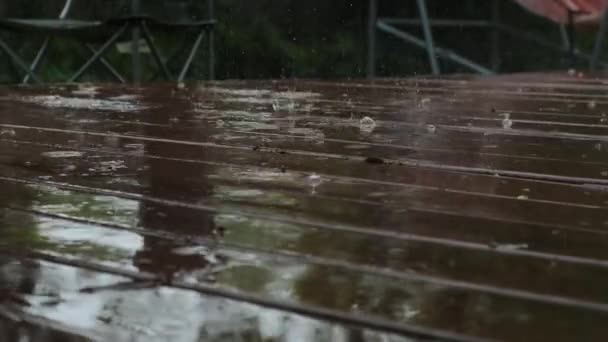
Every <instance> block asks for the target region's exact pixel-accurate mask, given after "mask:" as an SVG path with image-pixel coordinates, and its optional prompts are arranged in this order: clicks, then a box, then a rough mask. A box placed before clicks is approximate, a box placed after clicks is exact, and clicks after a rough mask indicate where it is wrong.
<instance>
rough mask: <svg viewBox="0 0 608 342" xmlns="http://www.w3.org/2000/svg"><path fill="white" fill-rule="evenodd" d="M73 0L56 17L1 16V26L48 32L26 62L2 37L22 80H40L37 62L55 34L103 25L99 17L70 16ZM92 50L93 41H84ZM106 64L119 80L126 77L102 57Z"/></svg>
mask: <svg viewBox="0 0 608 342" xmlns="http://www.w3.org/2000/svg"><path fill="white" fill-rule="evenodd" d="M72 4H73V0H66V2H65V4H64V5H63V8H62V10H61V13H60V14H59V17H58V18H57V19H22V18H0V29H3V30H6V31H11V32H21V33H35V34H43V35H45V39H44V42H43V43H42V45H41V47H40V49H39V50H38V52H37V53H36V56H35V57H34V59H33V61H32V62H31V63H29V65H28V63H26V62H25V60H24V59H23V58H22V57H21V56H19V54H18V53H17V52H16V51H15V50H14V49H13V48H11V47H10V46H9V44H8V43H6V42H5V41H4V40H3V39H2V38H0V49H1V50H2V51H3V52H4V53H6V54H7V55H8V56H9V57H10V59H11V60H12V61H13V62H14V63H15V65H17V67H18V68H19V69H21V70H22V71H23V72H24V73H25V76H24V77H23V79H22V83H28V82H29V81H30V80H34V81H36V82H39V83H40V82H41V80H40V78H39V77H38V76H37V75H36V71H37V69H38V66H39V65H40V62H41V60H42V59H43V58H44V55H45V54H46V52H47V50H48V46H49V43H50V41H51V38H52V36H55V35H73V34H75V33H77V32H78V33H79V34H86V33H87V32H88V33H90V34H92V33H95V32H97V31H98V30H99V29H100V28H101V26H102V24H103V23H102V22H100V21H88V20H74V19H67V16H68V14H69V12H70V10H71V8H72ZM85 45H86V46H87V48H88V49H89V50H93V48H92V45H91V44H89V43H86V44H85ZM99 61H100V62H101V63H102V64H103V66H104V67H105V68H106V69H108V70H109V71H110V72H111V73H112V75H114V76H115V77H116V78H117V79H118V80H119V81H122V82H124V79H122V77H121V76H120V74H118V72H116V70H115V69H114V68H113V67H112V66H111V65H110V64H109V63H108V61H106V60H105V59H100V60H99Z"/></svg>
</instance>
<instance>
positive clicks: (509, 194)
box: [0, 74, 608, 341]
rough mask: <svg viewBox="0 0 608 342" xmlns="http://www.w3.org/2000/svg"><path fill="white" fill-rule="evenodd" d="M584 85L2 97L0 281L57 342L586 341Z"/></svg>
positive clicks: (602, 249)
mask: <svg viewBox="0 0 608 342" xmlns="http://www.w3.org/2000/svg"><path fill="white" fill-rule="evenodd" d="M606 90H608V83H605V81H603V79H599V78H598V79H596V78H585V77H579V76H569V75H560V74H550V75H545V74H529V75H513V76H500V77H493V78H474V77H468V78H467V77H462V78H447V79H406V80H383V81H376V82H373V83H369V82H362V81H345V82H326V81H304V80H301V81H280V82H268V81H226V82H215V83H204V84H192V85H190V86H187V87H185V88H181V87H176V86H173V85H162V84H161V85H150V86H145V87H143V88H129V87H115V86H113V87H105V86H93V85H80V86H60V87H50V88H22V87H12V88H11V87H7V88H3V89H1V90H0V97H2V102H1V103H0V117H1V120H0V188H2V189H3V191H2V192H1V193H0V238H1V242H0V251H1V252H2V253H1V255H2V256H0V291H2V292H6V293H12V294H16V295H19V298H23V300H24V302H26V303H29V304H30V305H29V306H24V307H22V308H20V310H22V312H24V313H26V314H28V315H32V317H41V319H45V320H49V322H51V321H52V322H54V323H56V324H57V325H58V326H68V327H70V326H73V327H74V332H76V331H84V332H86V334H84V335H83V334H80V333H76V334H74V340H82V338H83V337H80V335H83V336H92V337H85V338H84V339H87V338H88V339H91V338H92V339H95V338H100V339H101V340H108V339H112V340H137V341H139V340H142V341H144V340H145V341H162V340H166V339H171V340H175V341H198V340H219V339H221V338H229V339H231V340H234V339H238V338H241V339H243V340H246V341H259V340H262V339H271V340H327V341H333V340H369V341H375V340H376V339H378V338H385V337H388V336H390V337H391V338H395V339H396V340H400V339H402V338H407V337H408V336H409V337H420V338H437V339H443V340H463V341H469V340H477V339H479V340H486V339H488V340H521V339H527V340H547V339H550V340H553V341H569V340H585V341H595V340H597V341H602V340H603V339H604V333H603V329H602V328H603V327H602V324H603V322H605V320H606V318H607V316H608V295H607V294H606V292H605V289H606V287H607V286H608V252H607V250H608V249H607V248H606V246H607V245H608V211H606V208H607V207H608V192H607V190H608V159H607V158H606V156H607V155H608V138H606V137H607V134H606V133H608V96H607V95H605V94H606ZM132 281H136V282H132ZM142 281H143V282H142ZM2 305H5V306H6V305H9V304H8V303H5V302H3V303H2ZM10 305H12V306H14V305H18V303H17V304H16V303H14V302H13V303H10ZM150 305H153V307H154V308H156V309H157V310H150ZM260 307H263V308H264V309H261V308H260ZM9 321H10V319H9ZM143 322H146V323H143ZM150 322H154V323H153V324H150ZM33 326H35V324H34V325H33ZM0 327H2V328H1V329H0V330H2V332H5V331H6V333H7V334H11V333H12V334H14V332H11V331H13V330H11V329H13V328H12V326H11V324H10V323H7V324H5V322H4V321H2V322H0ZM42 328H43V329H46V330H49V328H48V327H38V328H37V329H42ZM32 329H33V328H32ZM50 330H53V329H50ZM50 330H49V331H50ZM64 330H65V329H64ZM62 333H63V332H62ZM7 336H8V335H7Z"/></svg>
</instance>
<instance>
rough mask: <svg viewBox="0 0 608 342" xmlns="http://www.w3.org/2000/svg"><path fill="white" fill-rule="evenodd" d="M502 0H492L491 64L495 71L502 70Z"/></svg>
mask: <svg viewBox="0 0 608 342" xmlns="http://www.w3.org/2000/svg"><path fill="white" fill-rule="evenodd" d="M500 1H502V0H492V38H491V39H492V52H491V53H492V54H491V55H490V64H491V66H492V70H494V72H499V71H500V63H501V60H500V59H501V58H500V28H499V26H500Z"/></svg>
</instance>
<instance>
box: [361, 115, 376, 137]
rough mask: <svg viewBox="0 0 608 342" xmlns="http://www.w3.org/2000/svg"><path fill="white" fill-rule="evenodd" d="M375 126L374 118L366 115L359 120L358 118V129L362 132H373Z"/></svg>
mask: <svg viewBox="0 0 608 342" xmlns="http://www.w3.org/2000/svg"><path fill="white" fill-rule="evenodd" d="M375 128H376V121H374V119H372V118H370V117H369V116H366V117H364V118H362V119H361V120H359V130H360V131H361V132H362V133H366V134H369V133H371V132H373V131H374V129H375Z"/></svg>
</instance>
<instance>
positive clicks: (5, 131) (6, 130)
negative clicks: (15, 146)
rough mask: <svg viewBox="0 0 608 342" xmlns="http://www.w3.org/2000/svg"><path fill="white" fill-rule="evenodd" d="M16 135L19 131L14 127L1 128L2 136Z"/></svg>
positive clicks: (0, 134) (0, 135)
mask: <svg viewBox="0 0 608 342" xmlns="http://www.w3.org/2000/svg"><path fill="white" fill-rule="evenodd" d="M15 135H17V132H15V130H14V129H12V128H3V129H1V130H0V137H14V136H15Z"/></svg>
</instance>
